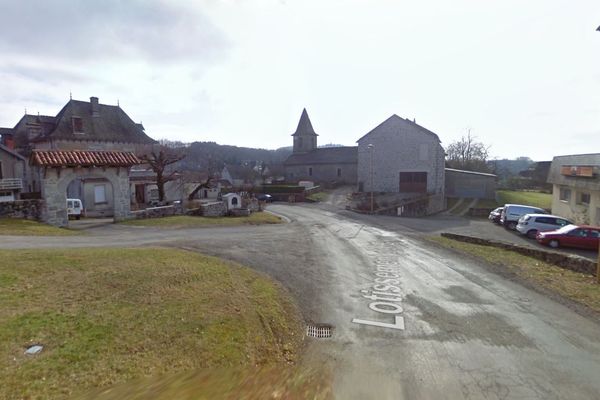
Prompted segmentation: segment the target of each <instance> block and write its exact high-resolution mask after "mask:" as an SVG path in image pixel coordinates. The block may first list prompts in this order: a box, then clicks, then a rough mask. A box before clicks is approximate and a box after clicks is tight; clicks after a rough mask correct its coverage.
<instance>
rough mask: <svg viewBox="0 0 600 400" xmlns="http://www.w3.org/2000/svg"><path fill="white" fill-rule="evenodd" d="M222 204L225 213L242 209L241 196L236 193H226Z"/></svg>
mask: <svg viewBox="0 0 600 400" xmlns="http://www.w3.org/2000/svg"><path fill="white" fill-rule="evenodd" d="M223 202H224V203H225V207H226V208H227V211H231V210H235V209H240V208H242V196H240V195H239V194H237V193H227V194H224V195H223Z"/></svg>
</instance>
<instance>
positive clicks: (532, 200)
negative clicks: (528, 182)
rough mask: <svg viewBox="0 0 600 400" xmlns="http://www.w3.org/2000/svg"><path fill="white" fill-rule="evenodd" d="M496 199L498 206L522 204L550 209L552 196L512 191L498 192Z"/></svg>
mask: <svg viewBox="0 0 600 400" xmlns="http://www.w3.org/2000/svg"><path fill="white" fill-rule="evenodd" d="M496 197H497V199H498V201H499V203H500V205H504V204H510V203H512V204H524V205H528V206H534V207H539V208H544V209H548V210H549V209H551V208H552V195H551V194H548V193H540V192H525V191H514V190H498V191H497V192H496Z"/></svg>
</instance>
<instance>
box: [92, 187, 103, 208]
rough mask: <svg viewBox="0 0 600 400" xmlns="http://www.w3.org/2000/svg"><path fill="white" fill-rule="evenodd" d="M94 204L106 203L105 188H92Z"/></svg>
mask: <svg viewBox="0 0 600 400" xmlns="http://www.w3.org/2000/svg"><path fill="white" fill-rule="evenodd" d="M94 203H96V204H101V203H106V187H105V186H104V185H96V186H94Z"/></svg>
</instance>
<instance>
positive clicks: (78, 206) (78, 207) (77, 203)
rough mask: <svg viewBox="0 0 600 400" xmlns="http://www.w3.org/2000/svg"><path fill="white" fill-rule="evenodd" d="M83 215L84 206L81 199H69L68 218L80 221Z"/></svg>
mask: <svg viewBox="0 0 600 400" xmlns="http://www.w3.org/2000/svg"><path fill="white" fill-rule="evenodd" d="M82 215H83V204H82V203H81V200H79V199H67V218H71V217H73V218H75V219H80V218H81V216H82Z"/></svg>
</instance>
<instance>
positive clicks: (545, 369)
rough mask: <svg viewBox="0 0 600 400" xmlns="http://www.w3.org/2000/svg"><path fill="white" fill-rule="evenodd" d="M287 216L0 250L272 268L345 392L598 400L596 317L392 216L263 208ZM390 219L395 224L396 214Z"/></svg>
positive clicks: (346, 395) (96, 232)
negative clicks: (105, 253)
mask: <svg viewBox="0 0 600 400" xmlns="http://www.w3.org/2000/svg"><path fill="white" fill-rule="evenodd" d="M269 209H270V210H271V211H274V212H277V213H279V214H282V215H285V216H287V217H288V218H289V219H290V221H291V222H290V223H289V224H282V225H277V226H256V227H238V228H208V229H207V228H202V229H185V230H166V229H162V230H148V229H145V228H136V227H128V226H121V225H109V226H105V227H100V228H94V229H92V230H89V231H87V232H88V234H87V235H84V236H79V237H60V238H27V240H23V238H11V237H4V238H3V240H2V242H1V243H0V248H24V247H54V246H57V247H64V246H76V247H77V246H146V245H162V246H175V247H180V248H185V249H190V250H198V251H202V252H203V253H207V254H212V255H217V256H220V257H223V258H227V259H231V260H235V261H238V262H241V263H243V264H245V265H248V266H250V267H252V268H255V269H257V270H259V271H262V272H264V273H267V274H269V275H270V276H272V277H273V278H275V279H277V280H278V281H280V282H281V283H282V284H283V285H284V286H285V287H286V288H287V289H288V290H289V291H290V292H291V293H292V295H293V296H294V297H295V298H296V300H297V302H298V304H299V306H300V308H301V311H302V313H303V315H304V317H305V319H306V320H307V321H310V322H315V323H328V324H331V325H333V326H334V331H333V332H334V333H333V337H332V338H331V339H308V340H309V346H308V353H307V355H306V358H305V362H307V363H314V364H323V363H324V364H327V365H329V366H330V367H331V368H333V371H334V382H333V384H334V393H335V395H336V397H337V398H340V399H369V398H373V399H375V398H376V399H596V398H600V379H598V378H600V324H599V323H598V322H597V321H596V320H593V319H590V318H588V317H584V316H581V315H579V314H577V313H575V312H573V311H572V310H571V309H569V308H567V307H565V306H564V305H562V304H560V303H558V302H556V301H554V300H552V299H549V298H548V297H546V296H544V295H541V294H539V293H537V292H534V291H532V290H529V289H527V288H525V287H523V286H521V285H519V284H517V283H515V282H512V281H510V280H507V279H504V278H502V277H501V276H498V275H496V274H494V273H492V272H490V271H489V270H488V269H486V268H484V266H482V265H480V264H479V263H478V262H475V261H473V260H471V259H468V258H463V257H461V256H459V255H456V254H455V253H453V252H450V251H446V250H442V249H439V248H437V247H435V246H434V245H430V244H428V243H426V242H422V241H421V240H420V239H419V236H418V235H416V234H415V233H414V230H411V229H408V228H406V227H403V226H402V225H400V224H399V223H398V222H396V223H394V221H393V220H391V219H390V220H388V219H385V218H380V217H373V216H360V215H357V214H352V213H347V212H344V211H339V210H337V209H336V208H335V207H333V206H327V205H320V206H319V205H313V206H306V205H296V206H292V205H278V204H275V205H271V206H269ZM395 220H396V221H398V219H395Z"/></svg>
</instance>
